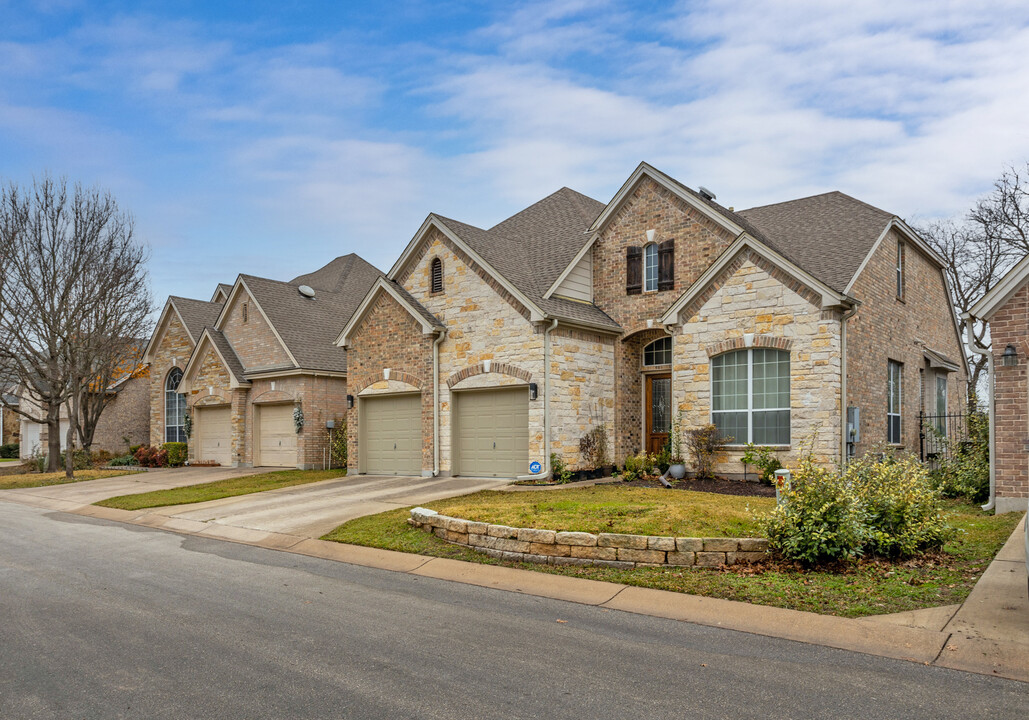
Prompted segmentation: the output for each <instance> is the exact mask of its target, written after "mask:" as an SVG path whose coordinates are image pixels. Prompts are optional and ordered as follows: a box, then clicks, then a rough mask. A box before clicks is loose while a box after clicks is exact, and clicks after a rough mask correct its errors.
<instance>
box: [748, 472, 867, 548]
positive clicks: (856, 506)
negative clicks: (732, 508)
mask: <svg viewBox="0 0 1029 720" xmlns="http://www.w3.org/2000/svg"><path fill="white" fill-rule="evenodd" d="M781 497H782V502H781V503H780V504H778V505H776V507H775V509H774V510H772V511H771V512H770V513H768V514H766V515H764V516H763V517H761V518H760V520H761V522H762V525H763V527H764V531H765V535H766V536H767V537H768V543H769V545H770V546H771V547H772V548H773V549H774V550H777V551H778V552H779V553H780V554H781V555H782V556H783V557H785V558H788V559H790V560H799V561H801V562H803V563H806V564H809V565H814V564H816V563H820V562H827V561H832V560H845V559H848V558H853V557H855V556H857V555H860V554H861V552H862V546H863V544H864V540H865V522H864V511H863V508H862V506H861V502H860V501H859V500H858V497H857V495H856V494H855V493H854V492H853V490H852V488H850V487H849V485H848V483H847V482H846V481H845V480H844V479H843V477H842V476H841V475H840V474H839V473H837V472H835V471H833V470H827V469H825V468H820V467H818V466H817V465H815V464H814V462H812V461H811V460H810V459H804V460H802V461H801V464H800V467H799V468H798V469H797V471H796V472H794V473H793V477H792V480H791V482H790V485H789V487H787V488H784V489H783V493H782V495H781Z"/></svg>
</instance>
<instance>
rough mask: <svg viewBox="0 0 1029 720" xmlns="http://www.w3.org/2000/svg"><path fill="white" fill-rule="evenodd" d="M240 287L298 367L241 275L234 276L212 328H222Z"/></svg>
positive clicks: (298, 364)
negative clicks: (232, 283)
mask: <svg viewBox="0 0 1029 720" xmlns="http://www.w3.org/2000/svg"><path fill="white" fill-rule="evenodd" d="M241 288H242V289H243V290H246V292H247V295H249V296H250V299H251V300H252V301H253V303H254V307H256V308H257V311H258V312H259V313H261V317H262V318H264V321H265V322H266V323H267V324H268V327H269V328H271V331H272V334H273V335H274V336H275V339H276V340H277V341H278V342H279V346H280V347H281V348H282V349H283V351H285V353H286V356H287V357H288V358H289V359H290V362H292V363H293V366H294V367H297V368H299V367H300V363H298V362H297V359H296V358H295V357H294V356H293V353H292V352H290V349H289V346H288V345H286V343H285V341H283V339H282V336H281V335H279V331H278V330H276V329H275V325H274V324H273V323H272V321H271V319H270V318H269V317H268V314H267V313H266V312H265V311H264V308H263V307H261V302H260V301H259V300H258V299H257V297H256V296H255V295H254V293H253V291H252V290H251V289H250V288H249V287H247V283H246V280H244V279H243V278H242V277H237V278H236V284H235V285H233V286H232V292H230V293H229V297H228V298H226V300H225V304H224V305H222V309H221V312H220V313H218V319H217V320H215V321H214V329H215V330H221V329H222V325H223V323H224V322H225V319H226V318H227V317H228V315H229V308H230V307H231V306H232V302H233V301H234V300H235V299H236V296H237V295H239V292H240V289H241ZM226 367H228V366H226Z"/></svg>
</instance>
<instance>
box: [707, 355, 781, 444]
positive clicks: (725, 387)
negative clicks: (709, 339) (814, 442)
mask: <svg viewBox="0 0 1029 720" xmlns="http://www.w3.org/2000/svg"><path fill="white" fill-rule="evenodd" d="M711 422H713V423H714V424H715V426H716V427H717V428H718V431H719V432H720V433H721V434H722V436H723V437H731V438H732V442H731V444H732V445H745V444H747V443H748V442H752V443H755V444H757V445H789V444H790V354H789V353H788V352H786V351H783V350H773V349H770V348H751V349H748V350H736V351H734V352H728V353H725V354H724V355H719V356H717V357H714V358H712V359H711Z"/></svg>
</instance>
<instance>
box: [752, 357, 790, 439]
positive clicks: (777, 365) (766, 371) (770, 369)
mask: <svg viewBox="0 0 1029 720" xmlns="http://www.w3.org/2000/svg"><path fill="white" fill-rule="evenodd" d="M789 406H790V354H789V353H787V352H783V351H782V350H768V349H764V348H758V349H755V350H754V410H765V409H774V408H788V407H789ZM754 442H757V441H756V440H755V441H754Z"/></svg>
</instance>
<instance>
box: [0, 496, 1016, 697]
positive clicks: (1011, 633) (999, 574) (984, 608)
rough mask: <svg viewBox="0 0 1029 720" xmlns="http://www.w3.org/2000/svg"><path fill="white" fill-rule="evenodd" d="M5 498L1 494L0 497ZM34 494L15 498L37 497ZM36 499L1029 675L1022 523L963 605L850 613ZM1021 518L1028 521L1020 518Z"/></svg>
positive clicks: (283, 546)
mask: <svg viewBox="0 0 1029 720" xmlns="http://www.w3.org/2000/svg"><path fill="white" fill-rule="evenodd" d="M4 499H9V498H6V497H2V496H0V500H4ZM33 500H34V499H33V498H31V497H26V496H22V497H20V498H18V499H17V501H18V502H24V503H25V504H29V505H34V504H36V503H35V502H33ZM61 504H62V505H64V507H60V508H55V507H53V506H52V505H50V504H40V505H39V506H40V507H46V508H49V509H59V510H63V511H65V512H71V513H75V514H78V515H83V516H87V517H94V518H101V519H105V520H114V521H118V522H124V523H130V524H134V525H142V526H146V527H151V528H156V529H161V530H167V531H171V532H176V533H180V534H184V535H195V536H197V537H206V538H213V539H218V540H228V541H231V542H238V543H243V544H247V545H255V546H258V547H263V548H268V549H271V550H280V551H286V552H293V553H298V554H301V555H308V556H311V557H319V558H324V559H326V560H334V561H337V562H345V563H350V564H353V565H360V566H364V567H372V568H378V569H382V570H389V571H393V572H405V573H411V574H414V575H420V576H424V577H432V578H437V579H441V580H450V581H453V582H462V583H467V584H471V585H478V586H481V587H488V588H494V589H497V590H506V591H509V592H519V593H524V594H527V595H535V596H540V597H547V598H553V599H558V600H565V601H569V602H577V603H582V604H586V605H594V606H598V607H603V608H606V609H612V610H622V611H625V612H632V613H638V614H642V615H650V616H654V617H664V618H670V619H674V620H681V621H684V622H692V623H696V624H700V625H709V626H714V627H720V628H725V629H730V630H738V631H742V632H749V633H753V634H756V635H765V636H770V637H778V638H783V639H786V640H794V641H797V642H804V643H810V644H813V645H823V646H827V647H834V648H839V649H842V650H850V651H854V652H860V653H867V654H870V655H877V656H881V657H890V658H896V659H900V660H908V661H911V662H918V663H923V664H925V665H936V666H940V667H946V668H951V669H955V670H963V671H967V672H974V673H980V674H984V675H993V676H997V677H1003V678H1009V679H1013V680H1020V681H1022V682H1029V601H1027V599H1026V571H1025V559H1024V554H1025V551H1024V548H1023V546H1022V535H1021V533H1022V529H1021V524H1020V525H1019V526H1018V528H1016V530H1015V532H1014V533H1013V534H1012V536H1011V538H1010V539H1009V540H1008V542H1007V543H1006V544H1005V545H1004V547H1003V549H1002V550H1001V552H1000V553H999V554H998V556H997V558H996V559H995V560H994V562H993V563H991V564H990V566H989V568H988V569H987V570H986V572H985V573H984V574H983V576H982V577H981V578H980V580H979V582H978V583H977V584H976V586H975V588H974V589H973V591H972V593H971V594H970V595H969V597H968V599H967V600H966V601H965V602H964V603H963V604H962V605H961V606H950V607H947V608H929V609H927V610H918V611H914V612H910V613H898V614H896V615H886V616H879V617H871V618H860V619H848V618H838V617H833V616H829V615H817V614H814V613H807V612H801V611H797V610H785V609H782V608H774V607H767V606H762V605H752V604H749V603H741V602H735V601H731V600H721V599H717V598H706V597H698V596H693V595H684V594H681V593H674V592H668V591H664V590H652V589H647V588H640V587H631V586H627V585H621V584H617V583H606V582H598V581H595V580H584V579H580V578H572V577H567V576H563V575H550V574H547V573H540V572H534V571H531V570H521V569H516V568H509V567H503V566H497V565H480V564H476V563H466V562H460V561H456V560H449V559H444V558H432V557H427V556H423V555H411V554H407V553H400V552H394V551H390V550H379V549H376V548H368V547H361V546H357V545H344V544H341V543H334V542H328V541H324V540H317V539H315V538H313V537H305V536H304V535H294V534H285V533H278V532H268V531H264V530H253V529H248V528H243V527H236V526H226V525H219V524H217V523H208V522H201V521H199V520H192V519H186V518H181V517H169V516H167V515H163V514H159V513H156V512H152V511H127V510H116V509H112V508H103V507H97V506H94V505H80V506H78V507H71V505H72V503H61ZM1022 522H1025V520H1024V519H1023V521H1022Z"/></svg>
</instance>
